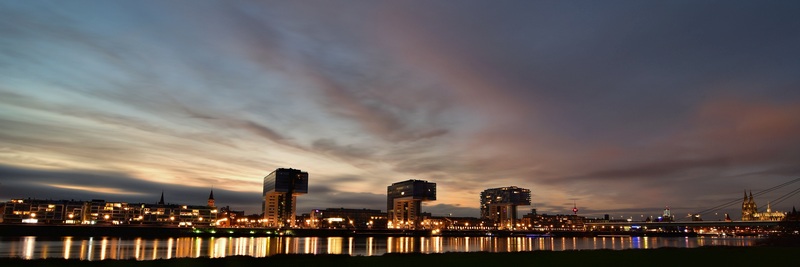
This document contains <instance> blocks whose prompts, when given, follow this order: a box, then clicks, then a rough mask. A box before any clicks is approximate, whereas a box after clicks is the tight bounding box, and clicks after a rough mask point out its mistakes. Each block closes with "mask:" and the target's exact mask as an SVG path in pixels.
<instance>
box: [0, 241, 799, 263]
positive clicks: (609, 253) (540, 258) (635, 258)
mask: <svg viewBox="0 0 800 267" xmlns="http://www.w3.org/2000/svg"><path fill="white" fill-rule="evenodd" d="M798 252H800V247H783V246H758V247H700V248H690V249H687V248H660V249H629V250H575V251H533V252H509V253H489V252H459V253H439V254H385V255H382V256H369V257H368V256H348V255H306V254H281V255H275V256H271V257H264V258H254V257H247V256H232V257H225V258H180V259H169V260H149V261H135V260H104V261H81V260H63V259H41V260H22V259H0V266H4V267H12V266H14V267H16V266H20V267H22V266H25V267H31V266H67V267H68V266H75V267H91V266H121V267H125V266H131V267H151V266H152V267H162V266H163V267H177V266H192V267H205V266H208V267H219V266H381V267H392V266H398V267H401V266H402V267H408V266H431V265H436V266H437V267H441V266H459V267H464V266H494V265H498V263H502V265H504V266H526V265H538V266H547V265H550V264H553V265H555V264H558V265H565V264H566V265H568V266H576V265H584V266H676V265H684V264H685V265H697V264H701V263H713V265H715V266H747V265H752V266H762V265H773V264H776V265H777V264H780V265H786V264H790V263H791V262H796V261H797V256H796V255H797V253H798ZM790 265H791V264H790Z"/></svg>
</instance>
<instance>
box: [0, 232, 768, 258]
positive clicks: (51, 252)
mask: <svg viewBox="0 0 800 267" xmlns="http://www.w3.org/2000/svg"><path fill="white" fill-rule="evenodd" d="M756 240H758V238H755V237H724V238H717V237H540V238H528V237H438V236H435V237H210V238H202V237H178V238H161V239H150V238H148V239H144V238H134V239H126V238H117V237H98V238H92V237H90V238H74V237H64V238H61V239H46V238H37V237H34V236H26V237H21V238H7V237H6V238H2V237H0V258H7V257H19V258H24V259H39V258H64V259H81V260H104V259H133V258H135V259H137V260H154V259H170V258H192V257H194V258H196V257H212V258H219V257H226V256H233V255H244V256H253V257H267V256H270V255H275V254H349V255H363V256H373V255H382V254H384V253H443V252H479V251H484V252H518V251H536V250H552V251H562V250H587V249H588V250H591V249H613V250H620V249H653V248H660V247H678V248H693V247H700V246H752V245H753V244H754V242H755V241H756Z"/></svg>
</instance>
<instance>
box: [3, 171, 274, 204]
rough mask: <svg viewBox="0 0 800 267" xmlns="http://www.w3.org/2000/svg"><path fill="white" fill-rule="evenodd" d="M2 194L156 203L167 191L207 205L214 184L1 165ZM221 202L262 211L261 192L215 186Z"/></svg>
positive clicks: (179, 200)
mask: <svg viewBox="0 0 800 267" xmlns="http://www.w3.org/2000/svg"><path fill="white" fill-rule="evenodd" d="M0 177H2V180H1V181H0V190H1V191H0V197H2V198H3V199H11V198H39V199H75V200H91V199H103V200H106V201H120V202H129V203H155V202H158V201H159V198H160V197H161V192H162V191H163V192H164V199H165V201H166V202H169V203H174V204H188V205H204V204H205V203H206V200H208V195H209V192H210V191H211V190H212V187H210V186H209V187H187V186H186V185H183V184H166V183H158V182H151V181H146V180H141V179H138V178H134V177H130V176H128V175H125V174H122V173H112V172H97V171H53V170H36V169H25V168H18V167H11V166H0ZM213 190H214V197H215V199H216V201H217V205H220V206H231V207H232V208H234V209H237V210H240V209H246V210H248V211H258V210H259V209H260V207H261V202H260V199H261V197H260V195H261V194H259V193H243V192H237V191H231V190H225V189H220V188H214V189H213Z"/></svg>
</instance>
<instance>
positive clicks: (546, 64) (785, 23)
mask: <svg viewBox="0 0 800 267" xmlns="http://www.w3.org/2000/svg"><path fill="white" fill-rule="evenodd" d="M798 12H800V3H799V2H796V1H729V0H727V1H681V0H677V1H641V0H626V1H616V0H610V1H514V0H508V1H467V0H459V1H448V0H444V1H373V0H370V1H343V0H337V1H312V0H303V1H146V0H145V1H52V2H48V1H0V125H2V127H0V199H3V200H4V201H7V200H9V199H11V198H28V197H30V198H43V199H76V200H78V199H81V200H89V199H105V200H107V201H125V202H132V203H139V202H145V203H150V202H153V203H154V202H157V201H158V199H159V197H160V194H161V192H162V191H163V192H164V195H165V200H166V202H171V203H181V204H204V203H205V202H206V199H207V197H208V193H209V192H210V190H212V189H213V190H214V196H215V197H216V202H217V205H218V206H230V208H232V209H234V210H244V211H246V212H247V213H248V214H250V213H260V211H259V209H260V207H261V193H262V192H261V189H262V186H261V183H262V179H263V177H264V176H266V175H267V174H269V173H270V172H272V171H273V170H275V169H276V168H295V169H300V170H303V171H306V172H308V173H309V193H308V194H307V195H302V196H300V197H298V201H297V206H298V208H297V209H298V213H307V212H308V211H310V210H311V209H318V208H323V209H324V208H340V207H343V208H369V209H380V210H383V211H385V210H386V187H387V186H388V185H390V184H392V183H394V182H399V181H404V180H408V179H420V180H426V181H429V182H434V183H436V184H437V191H438V192H437V193H438V196H437V200H436V201H431V202H425V203H424V204H423V210H424V211H427V212H431V213H432V214H433V215H435V216H442V215H450V214H452V215H453V216H471V217H477V216H479V199H480V198H479V196H480V192H481V191H483V190H485V189H489V188H497V187H506V186H518V187H522V188H528V189H530V190H531V192H532V205H531V206H522V207H520V208H519V209H520V214H525V213H527V212H528V211H529V210H530V209H537V211H538V213H540V214H542V213H544V214H569V213H571V209H572V207H573V205H577V207H578V209H579V210H580V211H579V215H585V216H590V217H592V216H596V217H599V216H603V215H604V214H609V215H611V216H612V217H617V216H619V217H622V218H636V217H644V216H651V215H652V216H658V215H660V214H661V212H662V210H663V209H664V208H665V207H669V208H670V210H671V211H672V213H673V214H675V215H676V216H678V217H685V216H686V215H687V214H689V213H694V212H698V211H701V210H705V209H708V208H711V207H714V206H717V205H719V204H724V203H726V202H729V201H731V200H737V199H739V200H741V199H742V195H743V192H745V191H748V192H749V191H752V192H753V193H754V194H758V193H759V192H762V191H764V190H766V189H769V188H772V187H775V186H777V185H780V184H783V183H786V182H789V181H792V180H795V179H797V178H800V49H798V48H800V16H797V14H798ZM797 188H800V186H798V184H790V185H788V186H786V187H783V188H780V189H778V190H774V191H771V192H769V193H765V194H761V195H758V196H757V197H756V199H755V200H756V203H757V204H758V205H759V207H760V208H761V210H760V211H763V209H764V207H765V206H766V204H767V202H772V201H774V200H780V199H781V197H782V196H784V195H786V194H791V192H792V190H795V189H797ZM739 204H740V202H736V203H735V204H733V205H731V206H726V207H724V208H723V209H721V210H719V211H716V210H715V211H714V213H713V214H708V215H703V216H707V217H706V218H707V219H710V220H716V219H720V218H721V217H722V216H723V215H722V214H723V213H730V214H731V218H733V219H739V218H740V217H741V206H740V205H739ZM792 206H800V195H795V196H792V197H789V198H784V199H783V201H776V202H775V203H774V204H772V209H773V210H781V211H790V210H791V209H792Z"/></svg>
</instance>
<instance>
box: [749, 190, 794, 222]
mask: <svg viewBox="0 0 800 267" xmlns="http://www.w3.org/2000/svg"><path fill="white" fill-rule="evenodd" d="M785 217H786V214H785V213H783V212H779V211H772V208H770V206H769V203H767V211H766V212H758V206H757V205H756V202H755V201H754V200H753V192H752V191H751V192H750V197H748V196H747V191H745V192H744V201H742V221H781V220H783V219H784V218H785Z"/></svg>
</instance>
